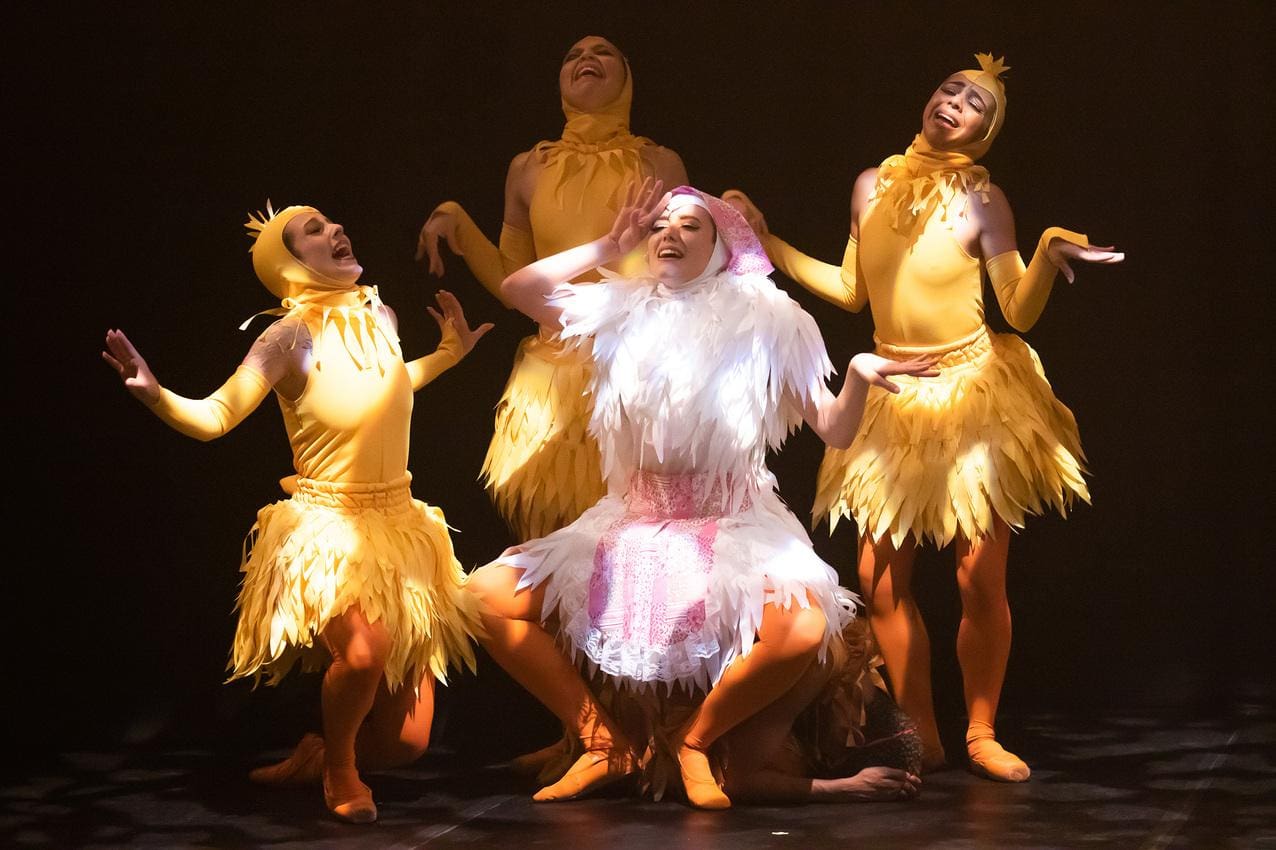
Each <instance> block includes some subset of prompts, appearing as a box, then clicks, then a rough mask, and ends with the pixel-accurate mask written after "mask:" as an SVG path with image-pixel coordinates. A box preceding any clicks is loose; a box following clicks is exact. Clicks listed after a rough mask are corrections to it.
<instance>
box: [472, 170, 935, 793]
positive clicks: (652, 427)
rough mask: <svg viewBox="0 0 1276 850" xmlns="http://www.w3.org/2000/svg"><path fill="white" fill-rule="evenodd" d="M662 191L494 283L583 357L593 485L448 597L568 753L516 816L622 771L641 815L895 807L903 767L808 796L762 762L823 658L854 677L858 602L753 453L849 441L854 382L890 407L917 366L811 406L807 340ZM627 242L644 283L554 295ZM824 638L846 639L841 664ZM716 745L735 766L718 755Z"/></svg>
mask: <svg viewBox="0 0 1276 850" xmlns="http://www.w3.org/2000/svg"><path fill="white" fill-rule="evenodd" d="M662 188H663V187H662V186H661V184H660V183H659V181H652V180H650V179H649V180H647V181H646V182H644V184H643V185H642V187H641V188H637V187H634V186H631V187H630V189H629V193H628V197H627V201H626V204H625V206H624V207H623V208H622V209H621V210H620V212H619V214H618V216H617V218H616V222H615V224H614V225H613V227H612V229H611V232H610V233H609V234H607V235H606V236H603V237H601V238H599V239H596V240H594V241H592V242H588V243H586V244H583V245H579V246H577V247H575V248H571V249H568V250H566V251H563V252H561V253H558V254H555V255H552V256H550V257H546V258H544V259H541V260H538V261H537V262H535V263H532V264H531V265H529V266H526V267H524V268H523V269H521V270H519V271H517V272H515V273H514V274H512V275H510V277H508V278H507V279H506V280H505V282H504V284H503V294H504V295H505V296H506V297H507V299H508V301H509V303H510V304H512V305H513V306H515V307H516V308H518V309H519V310H522V311H523V312H524V313H526V314H527V315H528V316H530V317H531V318H533V319H535V320H536V321H538V322H540V323H541V324H542V325H544V326H549V327H554V328H559V329H561V334H562V337H563V338H564V339H566V340H569V341H573V340H574V341H579V342H583V341H586V340H588V341H590V342H592V352H593V355H592V356H593V359H594V368H595V376H594V378H593V381H592V384H591V390H592V393H593V397H594V411H593V414H592V418H591V423H590V428H591V430H592V432H593V434H594V436H595V437H596V438H597V440H598V443H599V445H600V447H601V450H602V459H603V471H604V475H605V476H606V479H607V486H608V494H607V495H606V496H605V497H603V498H602V499H601V500H600V501H599V502H598V503H597V504H595V505H594V506H593V507H591V508H589V509H588V510H587V511H585V513H584V514H582V515H581V516H580V518H579V519H577V520H576V521H575V522H573V523H571V524H570V525H568V526H566V527H564V528H562V529H559V530H558V531H555V532H553V533H552V534H550V535H548V536H546V537H543V538H540V539H537V540H531V541H528V542H526V543H524V544H522V545H520V546H517V547H514V548H513V549H510V550H507V551H506V552H505V553H504V554H503V555H502V556H501V557H500V558H498V559H497V560H496V561H495V562H493V563H491V564H489V565H487V566H485V567H483V568H481V569H480V570H478V571H477V572H475V573H474V574H473V575H472V576H471V578H470V582H469V584H468V587H469V588H470V590H472V591H474V592H475V593H477V594H479V595H480V596H481V597H482V600H483V602H484V605H483V607H482V619H483V625H484V629H485V632H486V636H485V637H484V638H481V640H482V641H483V644H484V646H485V647H486V648H487V649H488V651H489V653H490V654H491V656H492V657H493V659H494V660H496V661H497V663H499V664H500V665H501V666H502V667H504V668H505V669H506V670H507V671H508V672H509V673H510V675H511V676H513V677H514V678H515V679H516V680H517V681H518V682H519V683H520V684H522V685H523V686H524V687H525V688H527V689H528V690H529V691H530V692H531V693H532V694H533V695H534V696H535V697H536V698H537V699H539V700H540V701H541V702H542V703H544V704H545V705H546V706H547V707H548V708H549V709H550V710H551V711H552V712H553V713H554V714H555V715H556V716H557V717H558V718H559V719H560V720H561V721H562V722H563V723H564V724H565V725H566V726H567V727H568V728H569V729H571V730H572V731H573V732H574V733H575V734H576V735H577V736H579V738H580V740H581V744H582V747H583V754H582V755H581V756H580V758H579V759H577V760H576V762H575V764H573V765H572V766H571V768H570V769H569V770H568V771H567V773H566V774H565V775H564V776H563V777H562V778H561V779H560V780H558V781H557V782H555V783H554V784H552V785H550V786H548V787H545V788H542V789H541V790H540V791H539V792H538V793H537V794H536V795H535V799H537V800H560V799H569V798H572V797H577V796H579V795H581V794H584V793H586V792H588V791H591V790H593V789H596V788H598V787H600V786H602V785H604V784H606V783H608V782H610V781H613V780H616V779H619V778H621V777H624V776H626V775H629V774H631V773H636V772H638V771H639V769H640V768H641V769H642V771H643V774H644V776H645V778H646V780H647V781H648V785H649V788H650V789H652V790H655V791H656V792H657V795H658V794H659V792H660V791H662V790H663V787H664V780H663V777H664V776H674V775H676V776H680V778H681V782H682V785H683V788H684V790H685V791H686V795H687V798H688V799H689V801H690V802H691V803H692V804H693V805H695V806H699V807H702V808H726V807H727V806H729V805H730V800H729V798H728V796H727V794H726V793H724V791H723V789H722V786H723V785H725V786H726V788H727V790H728V791H731V792H732V793H736V794H737V796H740V797H746V798H750V799H783V800H804V799H818V798H820V797H825V798H841V799H848V798H850V799H854V798H857V797H863V796H870V797H874V798H879V799H880V798H883V797H909V796H912V795H914V794H915V793H916V791H917V789H918V779H917V777H916V776H915V775H913V774H912V773H909V772H908V771H905V770H899V769H890V768H880V767H879V768H870V769H868V770H867V771H865V772H864V773H863V775H860V776H858V777H855V778H853V779H852V780H848V781H834V782H831V783H830V782H824V781H823V780H818V779H813V778H812V777H811V776H810V775H809V773H808V774H807V775H797V774H795V773H794V770H795V769H796V770H799V771H800V768H795V767H794V765H795V764H800V762H799V761H798V760H797V759H795V758H792V757H788V753H789V751H790V748H786V747H785V746H784V745H785V742H786V741H791V739H792V730H793V727H794V721H795V719H797V717H798V715H799V714H800V713H801V712H802V711H803V709H805V708H806V707H807V706H808V705H809V704H810V703H812V702H813V701H815V700H817V698H819V697H820V695H821V693H824V692H826V691H827V689H828V688H829V686H830V681H831V679H832V677H833V675H834V672H835V667H834V664H833V663H832V662H833V660H834V658H835V657H836V656H838V655H839V654H841V656H842V657H843V658H850V657H851V656H853V655H854V656H857V657H858V658H859V661H858V662H856V663H858V664H859V667H860V669H861V670H862V668H863V661H864V660H865V659H866V658H867V653H866V652H865V644H864V641H865V638H864V630H862V629H859V630H857V629H854V628H852V627H853V626H854V623H853V621H854V618H855V612H856V607H857V605H858V599H857V598H856V597H855V595H854V594H852V593H851V592H850V591H848V590H846V589H845V588H843V587H841V586H839V584H838V580H837V574H836V573H835V572H834V570H833V569H832V568H831V567H830V566H829V565H828V564H826V563H824V562H823V561H822V560H820V558H819V557H818V556H817V555H816V554H815V552H814V551H813V549H812V546H811V542H810V539H809V538H808V537H807V535H806V533H805V531H804V530H803V528H802V525H801V523H800V522H798V520H797V519H796V518H795V517H794V516H793V515H792V513H790V512H789V511H788V509H787V508H786V507H785V506H784V504H783V503H782V502H781V500H780V498H779V496H778V494H777V493H776V492H775V488H776V480H775V478H774V476H773V475H772V474H771V473H770V471H769V470H768V469H767V467H766V454H767V452H768V451H769V450H773V449H778V448H779V447H780V446H781V445H782V444H783V442H784V440H785V438H786V437H787V436H788V435H789V434H790V433H791V432H792V431H793V430H794V429H796V428H797V427H799V426H800V424H801V423H802V422H803V421H806V422H807V423H808V424H809V425H810V426H811V427H812V428H813V429H814V430H815V431H816V433H817V434H819V435H820V437H821V438H822V439H823V440H825V441H826V442H827V443H829V444H831V445H838V446H846V445H849V444H850V441H851V439H852V438H853V437H854V435H855V430H856V427H857V425H858V423H859V419H860V415H861V412H862V410H863V405H864V400H865V397H866V395H867V391H868V387H869V386H870V385H876V386H880V387H883V388H885V389H887V390H894V389H895V385H894V384H893V383H892V382H891V381H890V380H889V378H888V377H887V376H889V375H901V374H912V375H934V374H936V372H935V371H934V369H933V364H932V363H931V361H929V360H925V359H916V360H909V361H905V362H896V361H890V360H887V359H885V358H882V357H878V356H876V355H873V354H860V355H857V356H856V357H855V358H854V359H853V360H852V361H851V364H850V369H849V371H848V374H847V377H846V380H845V382H844V384H843V386H842V389H841V392H840V393H838V394H837V395H834V394H833V393H832V392H830V391H829V389H828V388H827V387H826V385H825V379H826V378H827V377H828V376H829V375H830V374H831V373H832V371H833V369H832V364H831V363H830V362H829V360H828V356H827V354H826V353H825V349H824V343H823V340H822V339H821V337H820V333H819V329H818V328H817V327H816V325H815V322H814V320H812V319H811V317H810V316H809V315H807V314H806V313H805V312H803V311H802V310H801V308H800V307H799V306H798V305H797V304H796V303H795V302H794V301H793V300H791V299H790V298H789V297H788V296H787V295H785V294H783V293H782V292H781V291H780V290H778V289H777V288H776V287H775V285H774V284H773V283H772V282H771V280H770V279H769V278H768V277H767V276H766V275H767V273H768V272H770V271H771V265H770V263H769V262H768V261H767V259H766V255H765V253H764V252H763V250H762V247H761V245H760V244H759V243H758V241H757V239H756V237H755V236H754V235H753V232H752V231H751V230H750V229H749V227H748V224H747V222H745V220H744V219H743V217H742V216H740V214H739V213H737V212H736V211H735V210H733V209H732V208H730V207H729V206H727V205H726V204H724V203H723V202H722V201H720V200H719V199H717V198H714V197H712V196H709V195H706V194H704V193H702V192H699V191H697V190H695V189H692V188H690V187H686V186H683V187H679V188H677V189H675V190H674V191H673V192H672V193H670V194H668V195H662V194H661V192H662ZM644 239H645V240H646V256H647V267H648V268H647V273H646V274H645V275H643V276H641V277H638V278H635V279H622V278H616V277H612V278H611V279H605V280H604V281H603V282H601V283H596V284H590V285H573V284H567V283H562V282H563V281H567V280H571V279H573V278H576V277H578V276H579V275H581V274H583V273H584V272H586V271H587V270H590V269H593V268H595V267H597V266H603V265H605V264H607V263H610V262H613V261H615V260H617V259H618V258H620V257H622V256H624V255H625V254H626V253H628V252H629V251H630V250H632V249H634V248H635V247H637V246H638V245H639V243H641V242H642V241H643V240H644ZM845 634H851V635H854V636H857V637H856V638H855V639H856V640H857V641H858V644H857V646H855V647H850V648H849V649H850V650H852V651H848V647H847V646H846V645H845V644H844V643H843V642H844V641H845ZM560 647H562V648H560ZM564 650H565V651H564ZM582 656H583V661H584V663H585V664H586V665H587V667H588V669H589V670H590V671H591V672H592V673H593V674H595V677H596V681H598V680H601V681H602V683H603V684H604V685H605V686H606V687H605V688H603V689H602V690H604V691H608V692H610V693H611V694H613V695H614V696H615V699H614V700H609V701H608V703H607V706H615V707H618V708H613V710H611V711H609V710H608V707H607V706H605V705H604V704H603V702H602V701H601V700H600V699H599V698H598V697H597V696H596V695H595V694H594V693H593V692H592V691H591V690H590V688H589V686H588V685H587V683H586V681H585V679H584V678H583V677H582V675H581V673H580V672H579V670H578V668H577V666H576V665H575V664H574V663H573V661H575V660H579V659H581V658H582ZM852 666H854V665H853V664H850V663H849V662H846V663H843V664H841V665H840V666H839V667H838V668H837V670H838V671H840V672H841V673H845V672H846V671H847V670H849V669H850V668H851V667H852ZM850 678H851V679H852V680H855V681H859V684H857V685H856V687H862V684H863V681H861V680H866V677H862V676H851V677H850ZM880 699H882V700H887V698H886V697H885V696H884V695H883V696H881V697H880ZM887 701H888V700H887ZM622 713H623V714H624V715H625V716H623V717H622ZM631 718H632V719H631ZM733 730H735V731H736V732H737V733H741V734H743V733H745V732H747V734H748V737H749V741H748V746H740V747H736V748H734V750H733V749H732V747H731V740H730V738H731V734H730V733H732V732H733ZM719 742H722V744H723V745H724V746H722V747H716V746H714V745H715V744H718V743H719ZM711 747H712V748H713V753H712V754H713V756H714V761H717V762H718V765H717V767H718V769H717V770H715V766H714V764H713V762H712V761H711V758H710V756H711Z"/></svg>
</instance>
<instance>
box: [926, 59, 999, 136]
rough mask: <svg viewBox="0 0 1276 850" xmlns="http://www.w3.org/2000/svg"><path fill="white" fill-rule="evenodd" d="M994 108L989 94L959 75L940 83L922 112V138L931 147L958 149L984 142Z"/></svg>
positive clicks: (994, 103)
mask: <svg viewBox="0 0 1276 850" xmlns="http://www.w3.org/2000/svg"><path fill="white" fill-rule="evenodd" d="M996 108H997V102H996V100H994V98H993V95H992V93H991V92H990V91H988V90H987V89H985V88H982V87H980V86H977V85H975V84H974V83H972V82H971V81H970V80H968V79H966V77H964V76H963V75H961V74H953V75H952V76H951V77H949V78H948V79H946V80H944V81H943V82H942V83H940V84H939V88H937V89H935V93H934V94H932V95H931V96H930V100H928V101H927V102H926V108H925V110H923V111H922V136H923V137H924V138H925V139H926V141H927V142H929V143H930V145H931V147H934V148H937V149H939V150H957V149H958V148H963V147H967V146H969V145H971V144H973V143H975V142H978V141H980V140H981V139H983V137H984V134H985V133H986V132H987V129H988V126H989V124H990V122H991V121H992V117H993V116H992V113H993V110H995V109H996Z"/></svg>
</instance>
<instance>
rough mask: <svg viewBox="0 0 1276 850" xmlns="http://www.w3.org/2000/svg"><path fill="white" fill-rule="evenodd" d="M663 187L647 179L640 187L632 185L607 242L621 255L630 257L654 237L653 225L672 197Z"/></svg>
mask: <svg viewBox="0 0 1276 850" xmlns="http://www.w3.org/2000/svg"><path fill="white" fill-rule="evenodd" d="M664 185H665V184H664V183H663V182H661V181H660V180H657V179H656V178H654V177H648V178H647V179H645V180H643V181H642V185H641V186H639V185H638V184H636V183H630V184H629V189H628V190H627V191H626V192H625V203H624V205H623V206H621V208H620V212H618V213H616V221H615V223H614V224H612V226H611V232H610V233H608V234H607V238H608V239H610V240H611V241H612V243H613V244H615V246H616V252H617V253H618V254H622V255H623V254H628V253H629V252H630V251H632V250H633V249H634V248H635V247H636V246H637V245H638V243H639V242H641V241H642V240H643V239H646V238H647V236H648V235H650V234H651V225H652V224H654V223H655V221H656V219H657V218H659V217H660V214H661V213H662V212H664V209H665V207H666V206H667V205H668V203H669V197H668V195H666V194H665V193H664Z"/></svg>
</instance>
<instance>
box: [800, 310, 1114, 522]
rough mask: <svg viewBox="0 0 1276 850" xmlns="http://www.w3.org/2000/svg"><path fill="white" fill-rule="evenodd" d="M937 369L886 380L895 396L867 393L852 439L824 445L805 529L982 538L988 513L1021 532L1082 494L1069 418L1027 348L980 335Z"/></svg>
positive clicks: (1077, 446)
mask: <svg viewBox="0 0 1276 850" xmlns="http://www.w3.org/2000/svg"><path fill="white" fill-rule="evenodd" d="M888 348H889V347H884V346H881V345H879V346H878V351H879V353H883V354H884V355H885V356H893V355H892V354H891V352H890V351H889V350H888ZM907 353H908V354H909V355H910V356H911V355H912V354H915V353H917V352H916V351H915V350H914V349H909V350H908V352H907ZM939 369H940V375H939V377H937V378H906V377H905V378H896V379H894V380H895V381H896V382H897V383H898V384H899V385H900V386H901V388H902V391H901V392H900V393H899V394H898V395H894V394H891V393H888V392H886V391H884V390H881V389H877V388H873V389H872V390H870V391H869V399H868V403H867V405H866V407H865V411H864V418H863V420H862V422H861V424H860V429H859V433H858V434H857V436H856V438H855V442H854V443H852V445H851V446H850V447H849V448H847V449H845V450H838V449H829V450H827V451H826V452H825V455H824V461H823V463H822V464H821V465H820V471H819V479H818V485H817V488H816V498H815V505H814V510H813V516H812V527H814V526H815V525H816V524H818V523H819V521H820V520H821V519H822V518H824V517H825V516H827V517H828V520H829V531H830V532H832V531H833V529H835V528H836V527H837V523H838V520H839V519H841V518H844V517H850V518H851V519H853V520H854V522H855V524H856V525H857V526H858V528H859V530H860V533H861V534H867V535H868V536H869V537H870V538H871V539H873V540H880V539H882V538H883V537H889V538H890V540H891V542H892V543H893V544H894V545H896V546H898V545H900V544H901V543H902V542H903V540H904V538H905V537H907V536H909V535H912V536H913V537H914V538H915V539H916V540H918V541H923V540H925V539H927V538H929V539H930V540H932V541H933V542H934V543H935V544H936V545H938V546H941V547H942V546H946V545H947V544H948V543H949V542H951V541H952V539H953V538H954V536H955V535H957V534H960V535H961V536H962V537H964V538H966V539H968V540H978V539H980V538H983V537H985V536H987V535H988V534H990V533H991V532H992V528H993V518H994V516H998V517H1001V519H1003V520H1005V522H1006V523H1008V524H1009V525H1010V526H1011V527H1012V528H1022V527H1023V524H1024V519H1025V516H1026V515H1027V514H1041V513H1043V512H1044V511H1045V510H1046V509H1047V508H1050V507H1052V508H1054V509H1055V510H1057V511H1059V513H1061V514H1063V515H1065V516H1066V515H1067V511H1068V509H1069V508H1070V507H1071V505H1072V502H1073V500H1074V499H1076V498H1080V499H1082V500H1084V501H1086V502H1089V501H1090V491H1089V488H1088V487H1087V485H1086V482H1085V480H1084V477H1083V475H1084V474H1085V472H1086V470H1085V466H1084V464H1085V455H1084V454H1083V452H1082V450H1081V438H1080V436H1079V434H1078V433H1077V423H1076V419H1075V418H1074V417H1073V415H1072V411H1070V410H1069V409H1068V408H1067V407H1065V406H1064V405H1063V403H1062V402H1060V401H1059V400H1058V399H1057V398H1055V395H1054V392H1053V390H1052V389H1051V388H1050V384H1049V382H1048V381H1047V380H1046V377H1045V372H1044V371H1043V370H1042V368H1041V361H1040V360H1039V358H1038V357H1037V354H1036V352H1035V351H1033V350H1032V349H1031V348H1030V347H1029V346H1028V344H1027V343H1025V342H1024V341H1023V340H1022V339H1020V338H1019V337H1018V336H1016V335H1014V334H993V333H988V332H986V331H984V332H982V333H980V334H979V335H978V336H977V338H976V339H975V340H974V341H972V342H969V343H968V344H965V345H963V346H962V347H960V348H957V349H956V350H951V351H949V353H947V354H945V355H944V357H943V359H941V360H940V363H939Z"/></svg>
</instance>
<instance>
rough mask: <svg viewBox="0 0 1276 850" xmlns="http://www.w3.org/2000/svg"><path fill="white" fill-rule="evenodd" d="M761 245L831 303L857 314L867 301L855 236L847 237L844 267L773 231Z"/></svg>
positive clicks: (786, 272) (795, 277) (782, 266)
mask: <svg viewBox="0 0 1276 850" xmlns="http://www.w3.org/2000/svg"><path fill="white" fill-rule="evenodd" d="M762 246H763V247H764V248H766V253H767V256H768V257H770V258H771V262H772V263H774V264H775V267H776V268H777V269H779V270H780V271H781V272H782V273H783V274H784V275H785V276H786V277H788V278H790V279H791V280H794V281H796V282H797V283H799V284H801V286H802V287H803V288H804V289H808V290H810V291H811V292H814V293H815V294H816V295H818V296H820V297H821V298H823V299H824V300H825V301H827V302H829V303H830V304H836V305H837V306H838V307H841V308H842V309H843V310H849V311H850V312H852V313H858V312H859V311H860V310H862V309H863V308H864V305H865V304H866V303H867V302H868V290H867V289H866V288H865V287H864V286H862V285H861V284H860V282H859V269H858V267H857V265H856V264H857V262H858V259H859V243H858V242H856V241H855V237H854V236H850V237H847V240H846V251H845V252H844V253H843V254H842V265H841V268H839V267H837V266H835V265H833V264H832V263H825V262H821V261H820V260H817V259H815V258H814V257H809V256H807V255H806V254H803V253H802V252H801V251H799V250H798V249H797V248H794V247H793V246H792V245H790V244H789V243H787V242H785V241H784V240H783V239H781V238H780V237H778V236H775V235H773V234H769V233H768V234H767V235H766V236H764V237H762Z"/></svg>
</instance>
